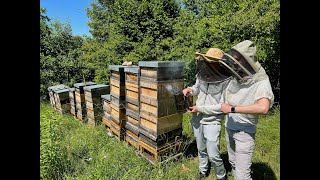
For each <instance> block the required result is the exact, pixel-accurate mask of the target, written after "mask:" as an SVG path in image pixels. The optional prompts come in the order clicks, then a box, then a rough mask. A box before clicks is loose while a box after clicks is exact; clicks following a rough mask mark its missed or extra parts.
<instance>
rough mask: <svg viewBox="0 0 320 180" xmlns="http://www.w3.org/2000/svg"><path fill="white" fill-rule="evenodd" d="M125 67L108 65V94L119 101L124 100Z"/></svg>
mask: <svg viewBox="0 0 320 180" xmlns="http://www.w3.org/2000/svg"><path fill="white" fill-rule="evenodd" d="M125 67H127V66H121V65H109V70H110V94H111V96H114V97H117V98H118V99H121V100H125V74H124V68H125Z"/></svg>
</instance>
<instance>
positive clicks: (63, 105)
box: [53, 87, 70, 113]
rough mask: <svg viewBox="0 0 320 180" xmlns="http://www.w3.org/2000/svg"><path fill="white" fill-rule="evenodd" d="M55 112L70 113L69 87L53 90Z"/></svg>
mask: <svg viewBox="0 0 320 180" xmlns="http://www.w3.org/2000/svg"><path fill="white" fill-rule="evenodd" d="M53 92H54V98H55V106H56V110H57V111H58V112H60V113H70V99H69V87H68V88H65V89H53Z"/></svg>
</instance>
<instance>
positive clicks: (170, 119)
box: [140, 113, 183, 135]
mask: <svg viewBox="0 0 320 180" xmlns="http://www.w3.org/2000/svg"><path fill="white" fill-rule="evenodd" d="M182 119H183V114H178V113H177V114H173V115H170V116H165V117H161V118H157V119H156V121H155V122H154V121H150V120H149V119H146V118H145V117H144V116H143V115H142V114H140V127H143V128H144V129H146V130H148V131H150V132H152V133H154V134H155V135H158V134H162V133H165V132H169V131H171V130H174V129H178V128H182Z"/></svg>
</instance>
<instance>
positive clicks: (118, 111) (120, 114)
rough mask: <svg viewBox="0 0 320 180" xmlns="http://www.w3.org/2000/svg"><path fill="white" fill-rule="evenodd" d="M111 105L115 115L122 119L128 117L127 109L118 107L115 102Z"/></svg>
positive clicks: (112, 112)
mask: <svg viewBox="0 0 320 180" xmlns="http://www.w3.org/2000/svg"><path fill="white" fill-rule="evenodd" d="M110 106H111V113H110V114H112V115H113V116H114V117H116V118H119V119H121V120H123V119H126V110H125V109H120V108H119V107H116V106H115V105H113V104H110Z"/></svg>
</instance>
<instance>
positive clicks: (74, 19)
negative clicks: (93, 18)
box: [40, 0, 93, 36]
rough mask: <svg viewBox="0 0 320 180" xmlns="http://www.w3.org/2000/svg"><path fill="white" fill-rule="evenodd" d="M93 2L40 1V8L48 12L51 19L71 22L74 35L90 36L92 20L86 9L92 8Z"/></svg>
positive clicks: (68, 0) (79, 0)
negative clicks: (90, 22)
mask: <svg viewBox="0 0 320 180" xmlns="http://www.w3.org/2000/svg"><path fill="white" fill-rule="evenodd" d="M91 1H93V0H40V6H41V7H43V8H45V9H46V10H47V12H46V15H47V16H48V17H49V18H50V19H51V22H52V21H53V20H54V19H59V20H60V21H61V22H66V21H67V20H68V21H69V22H70V25H71V28H72V33H73V35H79V36H82V35H88V36H91V34H90V32H89V26H88V25H87V23H88V21H89V20H90V19H89V18H88V17H87V12H86V10H85V8H87V7H88V8H91V6H90V3H91Z"/></svg>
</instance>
